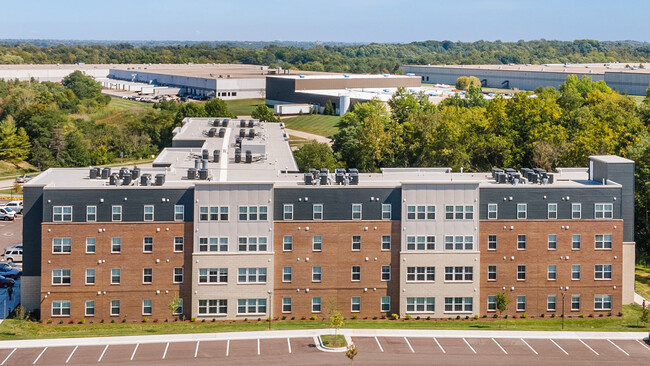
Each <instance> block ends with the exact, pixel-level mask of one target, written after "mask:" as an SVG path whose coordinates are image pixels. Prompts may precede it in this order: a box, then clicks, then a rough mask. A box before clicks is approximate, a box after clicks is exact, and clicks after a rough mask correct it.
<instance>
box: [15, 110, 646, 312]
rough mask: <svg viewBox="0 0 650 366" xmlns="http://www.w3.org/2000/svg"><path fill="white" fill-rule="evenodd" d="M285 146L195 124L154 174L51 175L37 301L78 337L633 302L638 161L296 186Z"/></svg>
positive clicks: (37, 260)
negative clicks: (89, 325) (128, 329)
mask: <svg viewBox="0 0 650 366" xmlns="http://www.w3.org/2000/svg"><path fill="white" fill-rule="evenodd" d="M287 140H288V136H287V135H286V133H285V132H284V129H283V125H282V124H278V123H265V122H260V121H257V120H228V119H220V118H191V119H186V120H184V121H183V125H182V127H179V128H177V129H176V130H175V131H174V138H173V142H172V147H170V148H167V149H165V150H164V151H163V152H162V153H161V154H160V155H159V156H158V158H157V159H156V160H155V161H154V163H153V167H150V168H141V169H140V168H132V169H127V168H122V169H119V170H118V171H111V170H110V169H108V168H103V169H99V168H79V169H59V168H55V169H50V170H48V171H46V172H44V173H43V174H41V175H39V176H38V177H37V178H35V179H33V180H32V181H31V182H29V183H27V184H26V186H25V199H24V201H25V218H24V246H25V260H24V264H25V272H24V276H23V281H22V282H23V289H22V293H23V295H22V296H23V303H24V304H25V305H26V306H27V307H28V308H29V309H32V310H33V309H40V311H41V318H43V319H52V320H53V321H64V322H68V321H70V320H78V319H81V318H86V319H88V320H94V321H101V320H104V321H111V320H115V321H121V320H122V319H127V320H141V319H143V318H144V317H148V318H150V319H159V320H163V319H168V318H172V317H175V316H185V317H186V318H197V319H209V320H211V319H224V320H225V319H228V320H230V319H233V320H234V319H244V318H266V317H268V316H273V317H286V318H289V319H290V318H295V319H301V318H309V317H312V316H316V317H317V318H321V317H328V316H329V314H330V313H331V311H332V310H334V309H336V310H339V311H341V312H342V314H343V315H344V316H346V317H353V316H355V315H356V316H357V317H359V318H361V319H363V318H374V317H381V316H382V315H383V316H390V315H391V314H393V313H397V314H400V315H402V316H404V315H407V314H408V315H411V316H414V317H415V316H421V317H427V316H430V317H442V318H448V317H456V316H463V317H464V316H473V315H481V316H482V315H486V314H487V315H490V314H492V313H493V312H495V311H496V310H495V302H494V299H495V296H496V294H497V293H499V292H504V293H505V294H506V296H507V297H508V298H509V299H510V300H511V301H512V304H511V305H510V306H509V308H508V311H507V313H508V314H512V315H514V314H523V313H524V312H526V313H528V314H531V315H536V316H537V315H541V314H545V315H547V314H548V315H551V314H556V315H560V314H562V305H563V304H564V305H565V309H564V312H565V313H574V314H583V313H584V314H591V313H593V314H597V313H609V312H612V313H616V312H618V311H620V310H621V306H622V305H623V304H626V303H631V302H632V301H633V299H632V298H633V286H634V233H633V225H632V222H633V220H634V217H633V215H634V202H633V195H634V191H633V189H634V181H633V179H634V176H633V171H634V163H633V162H632V161H629V160H626V159H623V158H620V157H616V156H593V157H591V158H590V165H589V167H587V168H567V169H558V171H557V172H555V173H547V172H544V171H541V170H534V171H533V170H528V169H522V170H521V171H515V170H512V169H510V170H505V171H500V170H495V171H493V172H489V173H458V172H452V171H451V170H450V169H448V168H419V169H417V168H412V169H404V168H389V169H383V170H382V171H381V173H360V172H358V171H356V170H355V169H349V170H343V169H337V170H336V171H334V172H329V171H327V170H326V169H322V170H315V169H314V170H312V171H310V172H298V169H297V166H296V164H295V161H294V160H293V156H292V153H291V150H290V147H289V145H288V142H287ZM116 170H117V169H116ZM177 298H178V299H180V300H181V301H180V303H178V304H177V305H178V306H176V307H175V309H173V311H172V310H170V303H172V302H173V301H174V300H175V299H177ZM563 299H564V301H563Z"/></svg>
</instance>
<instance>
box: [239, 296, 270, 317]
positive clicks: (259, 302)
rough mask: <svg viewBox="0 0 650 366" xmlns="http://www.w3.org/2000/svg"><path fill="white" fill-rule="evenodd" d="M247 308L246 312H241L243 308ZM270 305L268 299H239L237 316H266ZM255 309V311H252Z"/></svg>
mask: <svg viewBox="0 0 650 366" xmlns="http://www.w3.org/2000/svg"><path fill="white" fill-rule="evenodd" d="M242 306H243V307H244V308H245V311H244V312H240V311H239V310H240V308H241V307H242ZM267 306H268V304H267V303H266V299H237V315H262V314H266V308H267ZM251 309H253V311H250V310H251Z"/></svg>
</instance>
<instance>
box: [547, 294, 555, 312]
mask: <svg viewBox="0 0 650 366" xmlns="http://www.w3.org/2000/svg"><path fill="white" fill-rule="evenodd" d="M555 300H556V297H555V295H548V296H547V297H546V310H547V311H555V308H556V301H555Z"/></svg>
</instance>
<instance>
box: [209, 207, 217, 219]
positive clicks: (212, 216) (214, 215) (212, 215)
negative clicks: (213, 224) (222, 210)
mask: <svg viewBox="0 0 650 366" xmlns="http://www.w3.org/2000/svg"><path fill="white" fill-rule="evenodd" d="M209 211H210V216H209V218H210V221H219V206H210V208H209Z"/></svg>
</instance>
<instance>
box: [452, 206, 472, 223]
mask: <svg viewBox="0 0 650 366" xmlns="http://www.w3.org/2000/svg"><path fill="white" fill-rule="evenodd" d="M445 219H447V220H472V219H474V206H472V205H446V206H445Z"/></svg>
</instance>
